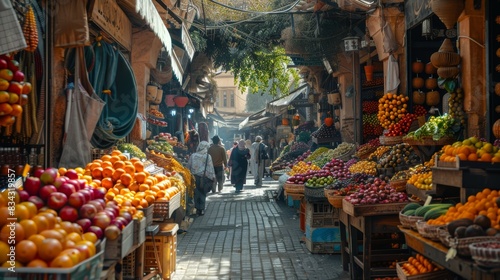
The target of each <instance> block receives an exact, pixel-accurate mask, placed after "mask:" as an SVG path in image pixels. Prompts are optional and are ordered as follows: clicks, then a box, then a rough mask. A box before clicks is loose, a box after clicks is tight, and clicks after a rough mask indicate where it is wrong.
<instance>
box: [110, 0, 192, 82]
mask: <svg viewBox="0 0 500 280" xmlns="http://www.w3.org/2000/svg"><path fill="white" fill-rule="evenodd" d="M117 2H118V4H119V5H120V6H121V7H122V8H123V9H124V10H135V12H136V13H137V14H138V15H139V16H140V17H142V19H143V20H144V22H145V23H146V24H147V25H149V28H151V30H152V31H153V32H154V33H155V34H156V36H157V37H158V39H160V41H161V42H162V44H163V46H164V47H165V49H166V50H167V52H168V54H169V55H170V57H171V58H172V59H171V61H172V69H173V72H174V75H175V76H176V77H177V80H179V82H180V83H181V84H182V72H181V71H180V69H179V63H178V61H177V59H176V58H175V57H174V55H175V54H174V52H173V51H172V38H171V37H170V33H169V32H168V29H167V27H166V26H165V22H164V21H163V19H162V18H161V16H160V14H159V13H158V10H157V8H156V6H155V5H154V4H153V1H152V0H119V1H117Z"/></svg>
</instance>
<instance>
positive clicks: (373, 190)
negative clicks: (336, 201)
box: [344, 178, 408, 205]
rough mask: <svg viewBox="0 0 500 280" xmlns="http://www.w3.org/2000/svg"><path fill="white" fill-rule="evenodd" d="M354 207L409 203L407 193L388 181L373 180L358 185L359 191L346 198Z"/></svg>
mask: <svg viewBox="0 0 500 280" xmlns="http://www.w3.org/2000/svg"><path fill="white" fill-rule="evenodd" d="M344 199H345V200H346V201H349V202H350V203H352V204H354V205H364V204H385V203H403V202H407V201H408V197H407V195H406V193H403V192H396V190H395V189H394V188H393V187H392V186H391V185H390V184H388V183H387V182H386V181H384V180H382V179H380V178H373V179H371V180H368V182H366V183H361V184H359V185H358V190H357V191H356V192H355V193H351V194H349V195H348V196H346V197H345V198H344Z"/></svg>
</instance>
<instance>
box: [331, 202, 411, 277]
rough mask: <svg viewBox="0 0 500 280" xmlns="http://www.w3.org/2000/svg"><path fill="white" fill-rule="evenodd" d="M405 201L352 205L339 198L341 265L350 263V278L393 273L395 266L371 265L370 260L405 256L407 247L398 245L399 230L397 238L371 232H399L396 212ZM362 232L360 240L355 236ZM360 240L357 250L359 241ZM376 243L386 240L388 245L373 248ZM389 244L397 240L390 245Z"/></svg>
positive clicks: (395, 258)
mask: <svg viewBox="0 0 500 280" xmlns="http://www.w3.org/2000/svg"><path fill="white" fill-rule="evenodd" d="M406 204H407V203H389V204H375V205H353V204H351V203H349V202H347V201H346V200H343V201H342V211H340V215H339V220H340V233H341V244H342V246H343V248H342V265H343V267H344V270H347V267H349V271H350V276H351V279H371V278H373V277H391V276H393V277H394V276H396V269H395V268H389V267H387V268H385V267H372V262H373V261H378V262H380V261H387V262H390V261H395V260H403V259H405V258H408V256H409V254H408V250H407V249H401V246H400V245H401V244H399V243H397V242H398V241H400V240H403V236H402V234H401V235H400V236H398V237H397V238H392V237H391V238H389V239H385V238H384V239H374V238H373V234H391V235H392V234H396V235H397V234H398V233H400V230H399V228H398V226H399V225H400V222H399V212H400V211H401V209H403V207H404V206H405V205H406ZM359 234H361V236H362V240H361V241H360V240H359V239H358V235H359ZM358 242H361V243H362V246H363V247H362V252H360V251H361V250H360V248H359V243H358ZM375 243H376V244H383V243H386V244H387V243H388V244H390V245H391V249H380V248H374V247H375V246H374V245H375ZM392 244H399V245H398V246H397V247H398V248H392Z"/></svg>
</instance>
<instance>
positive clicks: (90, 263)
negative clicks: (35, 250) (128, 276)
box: [0, 239, 106, 280]
mask: <svg viewBox="0 0 500 280" xmlns="http://www.w3.org/2000/svg"><path fill="white" fill-rule="evenodd" d="M105 247H106V239H103V240H101V241H97V243H96V244H95V250H96V253H95V254H94V255H93V256H92V257H89V258H87V259H86V260H84V261H82V262H80V263H78V264H77V265H75V266H71V267H67V268H55V267H43V268H42V267H35V265H37V263H36V260H34V261H32V262H30V263H31V264H32V266H31V267H30V264H27V265H26V266H23V267H20V266H19V265H18V264H16V267H15V272H12V271H11V270H9V268H8V267H0V279H33V280H42V279H54V280H70V279H71V280H73V279H100V276H101V272H102V268H103V262H104V248H105ZM49 251H50V250H49ZM52 252H54V250H52ZM6 254H7V253H6ZM17 257H18V258H19V256H17ZM70 261H71V260H70ZM16 263H17V261H16ZM42 263H43V261H41V263H38V265H41V264H42ZM45 265H46V264H45Z"/></svg>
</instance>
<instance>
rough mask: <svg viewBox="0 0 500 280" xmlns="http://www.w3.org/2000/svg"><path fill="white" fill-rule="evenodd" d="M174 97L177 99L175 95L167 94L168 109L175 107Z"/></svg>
mask: <svg viewBox="0 0 500 280" xmlns="http://www.w3.org/2000/svg"><path fill="white" fill-rule="evenodd" d="M174 97H175V95H173V94H167V95H166V96H165V104H166V105H167V107H174V106H175V102H174Z"/></svg>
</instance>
